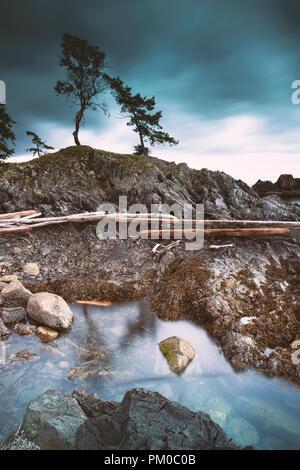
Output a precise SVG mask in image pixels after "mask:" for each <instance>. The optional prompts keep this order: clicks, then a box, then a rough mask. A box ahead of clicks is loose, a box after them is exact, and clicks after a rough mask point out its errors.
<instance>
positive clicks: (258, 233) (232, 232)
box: [140, 228, 290, 238]
mask: <svg viewBox="0 0 300 470" xmlns="http://www.w3.org/2000/svg"><path fill="white" fill-rule="evenodd" d="M193 233H194V234H195V235H197V234H198V235H201V234H202V233H203V235H204V237H271V236H278V235H289V234H290V230H289V229H288V228H242V229H230V228H228V229H227V228H225V229H222V228H216V229H186V230H181V229H180V230H176V229H170V230H143V231H141V232H140V235H141V236H146V235H147V236H148V238H151V236H152V235H153V236H154V235H155V236H158V237H162V236H163V235H170V236H171V237H174V238H176V237H179V238H183V237H184V236H185V235H191V234H193Z"/></svg>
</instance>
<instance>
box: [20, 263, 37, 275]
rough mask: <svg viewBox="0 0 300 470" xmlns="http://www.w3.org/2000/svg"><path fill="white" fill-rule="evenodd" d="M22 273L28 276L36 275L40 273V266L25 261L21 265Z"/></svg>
mask: <svg viewBox="0 0 300 470" xmlns="http://www.w3.org/2000/svg"><path fill="white" fill-rule="evenodd" d="M23 273H24V274H27V275H28V276H38V275H39V274H40V268H39V267H38V265H37V264H36V263H26V264H25V265H24V266H23Z"/></svg>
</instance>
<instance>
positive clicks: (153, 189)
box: [0, 147, 300, 383]
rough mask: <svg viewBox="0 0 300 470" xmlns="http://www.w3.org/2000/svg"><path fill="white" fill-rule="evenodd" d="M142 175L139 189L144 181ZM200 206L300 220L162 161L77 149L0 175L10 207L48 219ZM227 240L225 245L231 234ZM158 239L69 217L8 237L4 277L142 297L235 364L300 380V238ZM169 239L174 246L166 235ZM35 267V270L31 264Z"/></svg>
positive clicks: (1, 256) (224, 180)
mask: <svg viewBox="0 0 300 470" xmlns="http://www.w3.org/2000/svg"><path fill="white" fill-rule="evenodd" d="M137 181H138V184H137ZM123 194H126V195H127V196H128V199H129V203H132V202H137V201H138V202H142V203H144V204H145V205H146V206H147V207H148V208H150V206H149V205H150V203H154V202H155V203H160V204H163V203H168V204H172V203H180V204H181V205H185V204H193V206H194V205H195V204H197V203H200V202H203V203H204V205H205V210H206V213H207V214H208V215H209V217H210V218H212V217H222V218H233V217H234V218H240V219H242V218H244V219H254V220H259V219H264V220H300V207H299V208H298V207H297V206H292V205H291V204H287V203H284V202H283V201H282V200H280V198H278V197H271V196H270V197H264V198H260V197H259V196H258V195H257V194H256V193H255V192H254V191H253V189H251V188H249V187H248V186H247V185H246V184H245V183H243V182H242V181H236V180H234V179H233V178H231V177H230V176H228V175H226V174H224V173H221V172H211V171H209V170H201V171H198V170H191V169H189V168H188V167H187V166H186V165H185V164H182V165H175V164H174V163H168V162H164V161H163V160H159V159H156V158H151V157H148V158H146V157H145V158H144V157H141V158H136V157H133V156H129V155H117V154H112V153H105V152H103V151H95V150H93V149H91V148H89V147H81V148H79V149H77V148H74V147H70V148H68V149H65V150H62V151H60V152H58V153H57V154H53V155H49V156H45V157H42V158H40V159H37V160H33V161H32V162H29V163H26V164H20V165H5V166H4V167H3V168H2V169H1V172H0V207H1V209H2V211H3V212H5V211H11V210H22V209H28V208H34V209H36V210H38V211H41V212H42V214H43V215H53V214H56V215H58V214H61V213H64V214H66V213H74V212H80V211H84V210H95V209H96V208H97V206H98V204H99V203H101V202H105V201H109V202H110V203H113V204H117V202H118V197H119V196H120V195H123ZM227 240H228V241H227ZM156 243H157V241H156V240H142V239H137V240H132V239H128V240H99V239H98V238H97V236H96V227H95V224H92V223H91V224H82V225H81V224H64V225H63V226H51V227H45V228H41V229H37V230H35V231H33V232H31V233H29V234H26V235H24V236H21V235H19V236H9V235H7V236H2V237H1V238H0V269H1V270H2V275H15V276H18V279H19V280H20V281H21V282H22V283H23V284H24V286H25V287H27V288H28V289H29V290H30V291H31V292H33V293H34V292H41V291H42V292H43V291H45V292H50V293H54V294H57V295H60V296H62V297H63V298H64V299H65V300H66V301H68V302H74V301H76V300H94V299H98V300H110V301H120V300H130V299H140V300H142V302H143V305H144V308H145V309H150V310H152V311H154V312H156V313H157V315H158V316H159V318H161V319H164V320H177V319H189V320H191V321H193V322H195V323H197V324H199V325H201V326H203V327H204V328H205V329H206V330H207V331H208V332H209V334H210V335H211V336H212V337H213V338H214V339H215V340H216V341H217V343H218V344H219V345H220V346H221V348H222V351H223V353H224V355H225V357H226V358H227V359H228V360H229V361H230V363H231V364H232V366H233V367H234V368H235V369H236V370H244V369H246V368H255V369H257V370H259V371H261V372H263V373H264V374H266V375H268V376H281V377H285V378H287V379H290V380H292V381H293V382H296V383H300V366H299V365H296V364H294V363H293V361H292V353H293V352H294V350H293V347H292V345H293V342H294V341H295V340H297V339H299V338H300V336H299V334H300V333H299V325H300V303H299V301H300V298H299V280H300V250H299V244H300V236H299V231H297V230H293V231H292V232H291V235H290V236H285V237H276V238H269V239H268V238H263V239H255V238H252V239H251V238H249V239H242V240H241V239H240V240H239V239H231V238H228V239H226V244H227V243H228V244H233V246H232V247H228V248H222V249H220V250H217V249H210V248H209V246H210V243H213V244H216V245H218V244H222V243H224V240H223V239H220V240H218V239H214V240H211V239H210V240H209V244H208V243H206V244H205V246H204V247H203V249H201V250H197V251H186V250H185V247H184V243H183V242H180V243H179V245H178V246H175V247H174V248H173V249H172V250H170V251H167V252H165V253H163V254H161V255H158V254H153V252H152V250H153V247H154V246H155V244H156ZM162 243H163V244H167V243H169V242H168V241H162ZM28 263H36V264H37V265H38V268H39V272H38V273H35V274H32V273H31V274H28V273H26V271H24V265H26V264H28Z"/></svg>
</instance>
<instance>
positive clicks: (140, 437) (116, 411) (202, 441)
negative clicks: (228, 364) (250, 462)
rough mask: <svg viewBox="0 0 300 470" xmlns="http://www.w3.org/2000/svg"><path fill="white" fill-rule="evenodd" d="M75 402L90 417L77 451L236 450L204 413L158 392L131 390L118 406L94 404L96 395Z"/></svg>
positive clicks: (79, 440) (102, 402) (81, 429)
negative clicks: (195, 411) (196, 411)
mask: <svg viewBox="0 0 300 470" xmlns="http://www.w3.org/2000/svg"><path fill="white" fill-rule="evenodd" d="M92 401H94V405H93V406H91V402H92ZM78 402H79V403H80V404H81V406H83V408H84V409H87V410H88V413H89V415H90V416H92V418H89V419H88V420H87V421H86V422H85V423H84V424H83V425H82V426H81V427H80V428H79V430H78V434H77V441H76V442H77V444H76V447H77V448H78V449H106V450H109V449H121V450H124V449H126V450H141V449H146V450H160V449H164V450H172V449H174V450H175V449H176V450H181V449H184V450H185V449H190V450H192V449H220V448H224V449H225V448H227V449H237V446H236V445H235V444H234V443H233V442H232V441H231V440H230V439H228V438H227V437H226V434H225V432H224V431H223V430H222V428H221V427H220V426H219V425H217V424H215V423H214V422H213V421H212V420H211V419H210V417H209V416H208V415H207V414H205V413H202V412H198V413H194V412H192V411H190V410H189V409H187V408H185V407H184V406H181V405H180V404H179V403H176V402H171V401H169V400H167V399H166V398H164V397H163V396H162V395H160V394H159V393H157V392H155V393H153V392H149V391H147V390H144V389H133V390H130V391H129V392H127V393H126V395H125V397H124V399H123V401H122V403H121V404H120V405H119V406H118V405H117V404H116V403H115V402H108V401H103V400H100V399H98V403H97V399H96V398H95V396H93V398H92V399H90V398H89V397H80V398H78ZM91 408H94V410H95V411H94V412H93V411H91Z"/></svg>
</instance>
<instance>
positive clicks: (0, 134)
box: [0, 104, 16, 160]
mask: <svg viewBox="0 0 300 470" xmlns="http://www.w3.org/2000/svg"><path fill="white" fill-rule="evenodd" d="M14 124H15V121H13V120H12V119H11V117H10V115H9V114H8V113H7V112H6V109H5V105H4V104H1V105H0V160H5V159H6V158H8V157H9V156H10V155H13V153H14V151H15V150H14V144H15V139H16V137H15V134H14V132H13V130H12V128H13V125H14Z"/></svg>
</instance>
